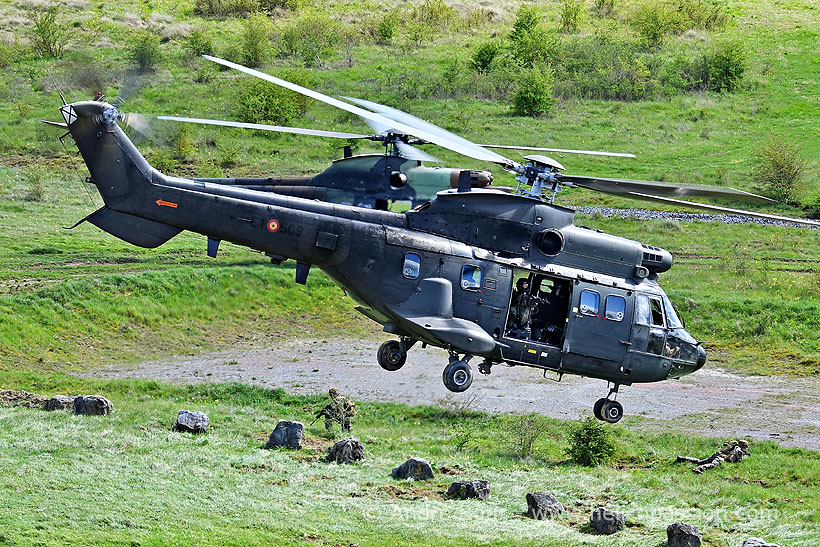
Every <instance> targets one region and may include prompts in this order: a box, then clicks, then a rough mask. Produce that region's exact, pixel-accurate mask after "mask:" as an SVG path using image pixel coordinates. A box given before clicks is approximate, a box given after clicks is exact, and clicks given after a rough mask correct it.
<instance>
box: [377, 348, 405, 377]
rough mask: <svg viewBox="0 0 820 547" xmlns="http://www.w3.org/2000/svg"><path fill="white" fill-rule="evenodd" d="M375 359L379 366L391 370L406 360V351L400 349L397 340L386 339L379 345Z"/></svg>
mask: <svg viewBox="0 0 820 547" xmlns="http://www.w3.org/2000/svg"><path fill="white" fill-rule="evenodd" d="M376 359H377V360H378V361H379V366H380V367H382V368H383V369H384V370H389V371H391V372H393V371H395V370H399V369H400V368H401V367H403V366H404V363H405V362H406V361H407V353H406V352H402V351H401V345H400V344H399V342H398V340H388V341H387V342H385V343H384V344H382V345H381V346H379V351H378V352H377V353H376Z"/></svg>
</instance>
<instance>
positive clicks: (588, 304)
mask: <svg viewBox="0 0 820 547" xmlns="http://www.w3.org/2000/svg"><path fill="white" fill-rule="evenodd" d="M600 305H601V295H599V294H598V293H597V292H595V291H581V313H582V314H584V315H598V308H599V307H600Z"/></svg>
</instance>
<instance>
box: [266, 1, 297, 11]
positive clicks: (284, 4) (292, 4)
mask: <svg viewBox="0 0 820 547" xmlns="http://www.w3.org/2000/svg"><path fill="white" fill-rule="evenodd" d="M259 7H260V8H262V9H263V10H267V11H272V10H275V9H285V10H291V11H293V10H295V9H297V8H298V7H299V0H259Z"/></svg>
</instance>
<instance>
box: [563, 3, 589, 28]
mask: <svg viewBox="0 0 820 547" xmlns="http://www.w3.org/2000/svg"><path fill="white" fill-rule="evenodd" d="M583 16H584V2H583V1H582V0H563V1H562V3H561V30H562V31H564V32H566V33H570V32H578V28H579V27H580V26H581V19H582V18H583Z"/></svg>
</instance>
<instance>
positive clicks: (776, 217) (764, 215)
mask: <svg viewBox="0 0 820 547" xmlns="http://www.w3.org/2000/svg"><path fill="white" fill-rule="evenodd" d="M623 195H626V196H627V197H632V198H634V199H640V200H643V201H655V202H659V203H673V204H675V205H681V206H684V207H689V208H692V209H700V210H703V211H712V212H716V213H730V214H734V215H744V216H747V217H754V218H764V219H767V220H780V221H783V222H794V223H797V224H804V225H806V226H820V222H817V221H815V220H809V219H805V218H794V217H784V216H780V215H770V214H767V213H758V212H756V211H745V210H743V209H731V208H729V207H720V206H718V205H706V204H705V203H695V202H692V201H684V200H682V199H673V198H664V197H661V196H650V195H649V194H641V193H640V192H627V193H625V194H623Z"/></svg>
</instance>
